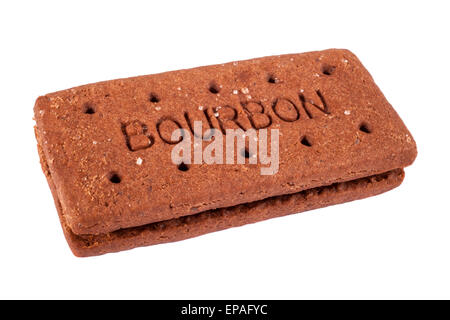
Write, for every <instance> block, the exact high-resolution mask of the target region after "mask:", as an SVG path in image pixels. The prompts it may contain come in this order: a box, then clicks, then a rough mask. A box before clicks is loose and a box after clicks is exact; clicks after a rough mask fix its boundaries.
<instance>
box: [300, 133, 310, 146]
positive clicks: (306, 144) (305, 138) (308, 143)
mask: <svg viewBox="0 0 450 320" xmlns="http://www.w3.org/2000/svg"><path fill="white" fill-rule="evenodd" d="M300 142H301V143H302V145H304V146H307V147H312V143H311V141H310V140H309V139H308V138H307V137H306V136H304V137H303V138H302V140H301V141H300Z"/></svg>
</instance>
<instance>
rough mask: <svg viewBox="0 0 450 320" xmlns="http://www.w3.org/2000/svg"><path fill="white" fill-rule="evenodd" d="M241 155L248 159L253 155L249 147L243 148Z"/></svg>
mask: <svg viewBox="0 0 450 320" xmlns="http://www.w3.org/2000/svg"><path fill="white" fill-rule="evenodd" d="M241 155H242V156H243V157H244V158H247V159H248V158H250V156H251V154H250V151H248V149H247V148H245V149H242V150H241Z"/></svg>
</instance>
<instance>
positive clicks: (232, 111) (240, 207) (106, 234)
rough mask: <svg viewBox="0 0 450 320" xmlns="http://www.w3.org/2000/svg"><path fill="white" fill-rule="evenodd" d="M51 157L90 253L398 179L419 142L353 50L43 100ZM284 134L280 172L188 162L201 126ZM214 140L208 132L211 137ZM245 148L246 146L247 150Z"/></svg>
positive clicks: (336, 199)
mask: <svg viewBox="0 0 450 320" xmlns="http://www.w3.org/2000/svg"><path fill="white" fill-rule="evenodd" d="M35 119H36V128H35V132H36V137H37V140H38V149H39V154H40V158H41V164H42V167H43V170H44V173H45V174H46V177H47V180H48V182H49V185H50V188H51V190H52V194H53V197H54V199H55V203H56V206H57V209H58V212H59V216H60V220H61V224H62V226H63V229H64V233H65V236H66V238H67V240H68V242H69V245H70V247H71V249H72V251H73V252H74V254H75V255H77V256H91V255H98V254H103V253H108V252H115V251H120V250H125V249H130V248H133V247H137V246H144V245H151V244H157V243H163V242H169V241H176V240H182V239H186V238H190V237H194V236H198V235H201V234H204V233H208V232H212V231H217V230H222V229H226V228H229V227H234V226H240V225H243V224H246V223H252V222H256V221H260V220H264V219H268V218H273V217H277V216H282V215H286V214H289V213H295V212H300V211H305V210H310V209H314V208H319V207H324V206H327V205H331V204H337V203H342V202H345V201H351V200H355V199H360V198H364V197H368V196H371V195H375V194H378V193H381V192H384V191H387V190H389V189H392V188H394V187H396V186H398V185H399V184H400V183H401V181H402V179H403V170H402V168H404V167H406V166H408V165H410V164H411V163H412V162H413V161H414V159H415V157H416V153H417V151H416V145H415V142H414V140H413V138H412V136H411V134H410V133H409V131H408V130H407V128H406V127H405V125H404V124H403V122H402V121H401V119H400V118H399V117H398V115H397V114H396V112H395V111H394V109H393V108H392V107H391V105H390V104H389V103H388V102H387V100H386V99H385V97H384V96H383V94H382V93H381V91H380V90H379V88H378V87H377V86H376V84H375V83H374V82H373V79H372V77H371V76H370V74H369V73H368V72H367V70H366V69H365V68H364V67H363V66H362V64H361V63H360V62H359V60H358V59H357V58H356V57H355V56H354V55H353V54H352V53H351V52H349V51H347V50H326V51H321V52H310V53H304V54H291V55H282V56H274V57H265V58H259V59H252V60H247V61H238V62H233V63H227V64H221V65H215V66H207V67H199V68H194V69H189V70H179V71H172V72H167V73H162V74H156V75H149V76H140V77H134V78H128V79H119V80H112V81H106V82H100V83H96V84H90V85H85V86H81V87H77V88H72V89H68V90H64V91H59V92H55V93H51V94H48V95H45V96H42V97H39V98H38V100H37V102H36V105H35ZM196 120H200V121H202V122H203V123H204V124H206V125H207V126H209V127H211V128H215V129H217V130H218V131H220V132H223V133H224V134H226V132H227V129H235V128H240V129H242V130H248V129H254V130H256V131H258V130H260V129H278V130H279V132H280V138H279V170H278V172H277V173H275V174H273V175H261V172H260V169H261V167H262V166H263V165H261V164H256V165H255V164H249V163H246V164H205V163H203V164H181V165H180V164H179V165H177V164H174V163H173V161H172V159H171V151H172V149H173V147H174V146H176V145H177V144H178V143H180V141H181V140H182V139H183V137H181V138H180V139H173V137H172V136H171V133H172V132H173V130H174V129H177V128H183V129H185V130H186V132H189V134H190V135H194V130H193V125H194V121H196ZM206 144H207V142H206V141H205V145H206ZM238 152H239V151H238Z"/></svg>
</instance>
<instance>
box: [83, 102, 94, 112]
mask: <svg viewBox="0 0 450 320" xmlns="http://www.w3.org/2000/svg"><path fill="white" fill-rule="evenodd" d="M84 113H86V114H94V113H95V109H94V107H93V106H92V105H91V104H89V103H87V104H85V105H84Z"/></svg>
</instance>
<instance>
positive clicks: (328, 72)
mask: <svg viewBox="0 0 450 320" xmlns="http://www.w3.org/2000/svg"><path fill="white" fill-rule="evenodd" d="M334 70H336V67H335V66H332V65H329V64H324V65H323V66H322V73H323V74H325V75H327V76H331V75H332V74H333V72H334Z"/></svg>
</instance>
